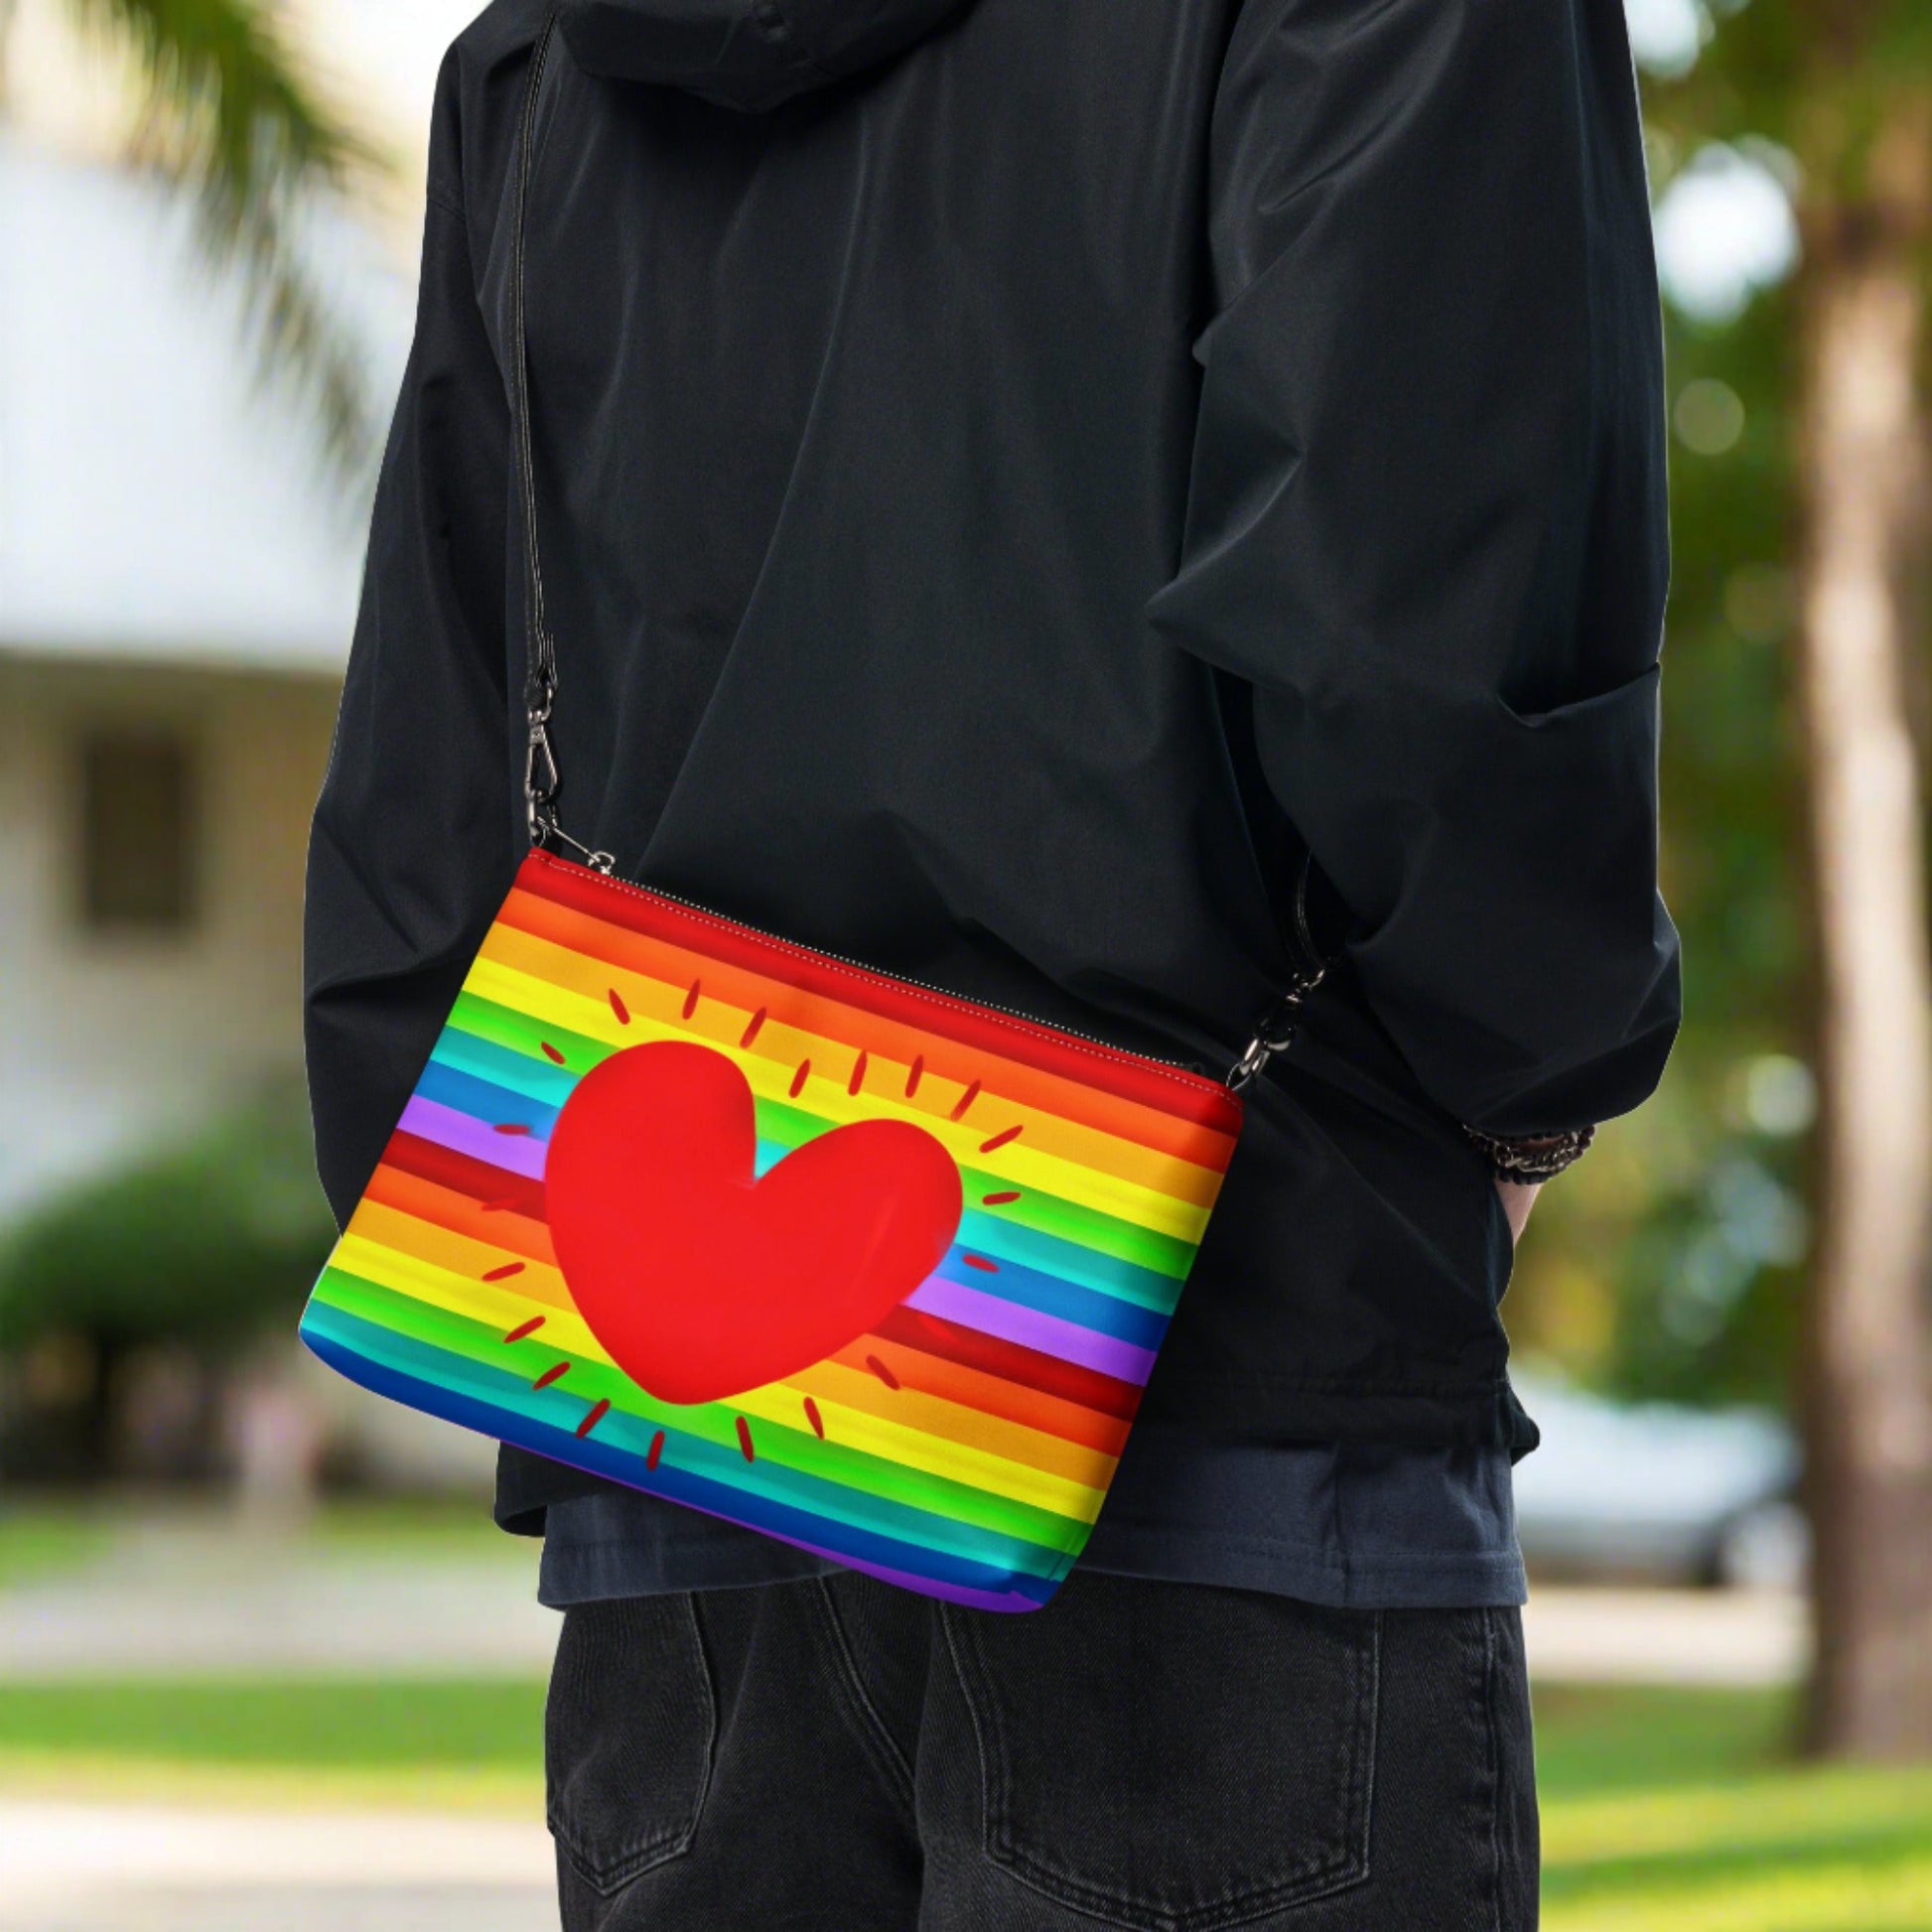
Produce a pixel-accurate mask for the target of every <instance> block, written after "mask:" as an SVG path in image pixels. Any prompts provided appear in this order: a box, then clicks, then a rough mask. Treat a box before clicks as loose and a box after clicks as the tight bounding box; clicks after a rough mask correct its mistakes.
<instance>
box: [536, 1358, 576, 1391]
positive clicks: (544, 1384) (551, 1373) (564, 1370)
mask: <svg viewBox="0 0 1932 1932" xmlns="http://www.w3.org/2000/svg"><path fill="white" fill-rule="evenodd" d="M569 1373H570V1364H569V1363H568V1362H558V1363H557V1364H556V1365H555V1366H554V1367H552V1368H547V1369H545V1370H544V1371H543V1373H542V1374H541V1375H539V1376H538V1377H537V1379H536V1380H535V1381H534V1382H532V1383H531V1384H530V1386H531V1388H533V1389H547V1388H548V1387H549V1386H550V1385H551V1383H552V1382H555V1381H557V1380H558V1379H559V1378H560V1377H562V1376H566V1375H568V1374H569Z"/></svg>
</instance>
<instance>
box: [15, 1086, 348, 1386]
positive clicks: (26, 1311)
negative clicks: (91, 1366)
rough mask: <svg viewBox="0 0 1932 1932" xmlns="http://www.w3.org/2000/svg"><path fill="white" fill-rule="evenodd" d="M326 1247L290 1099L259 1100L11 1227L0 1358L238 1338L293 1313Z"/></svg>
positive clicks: (324, 1216) (321, 1210)
mask: <svg viewBox="0 0 1932 1932" xmlns="http://www.w3.org/2000/svg"><path fill="white" fill-rule="evenodd" d="M333 1238H334V1229H333V1226H332V1224H331V1221H330V1218H329V1210H328V1206H327V1204H326V1203H325V1201H324V1199H323V1196H322V1190H321V1188H320V1186H319V1185H318V1184H317V1181H316V1177H315V1167H314V1162H313V1158H312V1153H311V1147H310V1140H309V1128H308V1122H307V1118H306V1116H305V1113H304V1111H303V1109H302V1107H301V1104H300V1101H299V1099H298V1098H296V1097H295V1096H293V1095H290V1094H283V1093H277V1094H275V1095H273V1096H270V1097H265V1098H264V1099H262V1100H261V1101H259V1102H257V1103H256V1104H254V1105H252V1106H250V1107H248V1108H246V1109H244V1110H243V1111H241V1112H239V1113H237V1114H235V1115H232V1116H230V1117H229V1118H228V1119H226V1120H223V1121H221V1122H219V1123H218V1124H216V1125H215V1126H213V1127H210V1128H207V1129H206V1130H204V1131H202V1132H200V1133H198V1134H196V1135H195V1136H194V1137H193V1138H191V1139H189V1140H187V1141H185V1142H184V1143H183V1144H182V1145H180V1146H178V1147H174V1148H168V1149H163V1150H160V1151H157V1152H155V1153H153V1154H151V1155H148V1156H146V1157H144V1158H142V1159H140V1160H138V1161H136V1162H134V1163H132V1164H131V1165H129V1166H126V1167H124V1168H121V1169H118V1170H116V1171H114V1172H112V1173H106V1174H103V1175H100V1176H98V1177H96V1178H91V1179H88V1180H86V1181H83V1182H81V1183H79V1184H78V1185H76V1186H74V1187H72V1188H70V1189H68V1190H66V1191H64V1192H62V1193H60V1194H58V1195H55V1196H53V1197H52V1198H50V1199H49V1200H47V1201H46V1202H44V1203H43V1204H41V1205H39V1206H37V1207H35V1208H33V1209H30V1210H29V1212H28V1213H27V1214H26V1215H25V1216H24V1217H23V1218H22V1219H21V1220H19V1221H17V1222H16V1223H15V1224H14V1225H13V1227H12V1228H11V1229H10V1230H9V1231H8V1234H7V1236H6V1238H5V1239H4V1241H0V1349H4V1350H9V1351H12V1350H19V1349H22V1348H25V1347H26V1346H28V1345H30V1344H31V1343H33V1342H34V1341H36V1340H38V1339H39V1338H40V1337H42V1336H44V1335H48V1334H55V1333H67V1334H78V1335H83V1336H85V1337H87V1338H88V1339H89V1340H90V1341H92V1342H93V1343H94V1344H95V1345H96V1346H97V1347H98V1348H100V1349H102V1350H105V1351H108V1352H117V1351H119V1350H123V1349H126V1348H129V1347H134V1346H139V1345H141V1344H143V1343H147V1342H155V1341H170V1340H181V1341H186V1342H189V1343H191V1344H197V1345H206V1344H210V1343H219V1342H225V1341H230V1340H236V1339H240V1338H243V1337H245V1336H246V1335H248V1334H250V1333H252V1332H254V1331H256V1330H259V1329H261V1328H263V1327H264V1326H272V1325H275V1324H278V1323H281V1322H284V1321H286V1320H287V1319H288V1318H289V1317H290V1315H291V1313H292V1312H293V1311H295V1310H296V1309H299V1308H300V1306H301V1303H302V1300H303V1297H304V1296H305V1295H306V1293H307V1291H308V1288H309V1285H310V1283H311V1282H312V1281H313V1280H314V1279H315V1275H316V1273H317V1271H318V1269H319V1268H320V1267H321V1265H322V1262H323V1259H324V1258H325V1256H326V1255H327V1254H328V1251H329V1246H330V1243H331V1241H332V1239H333Z"/></svg>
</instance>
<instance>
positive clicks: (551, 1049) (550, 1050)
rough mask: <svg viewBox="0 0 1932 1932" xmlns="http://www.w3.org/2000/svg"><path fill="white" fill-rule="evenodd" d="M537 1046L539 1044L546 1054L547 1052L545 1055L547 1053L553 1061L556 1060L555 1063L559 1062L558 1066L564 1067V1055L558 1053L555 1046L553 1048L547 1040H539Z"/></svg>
mask: <svg viewBox="0 0 1932 1932" xmlns="http://www.w3.org/2000/svg"><path fill="white" fill-rule="evenodd" d="M537 1044H538V1045H539V1046H541V1047H542V1048H543V1050H544V1052H545V1053H546V1054H547V1055H548V1056H549V1057H550V1058H551V1059H553V1060H555V1061H556V1062H557V1064H558V1065H559V1066H562V1065H563V1063H564V1056H563V1055H562V1054H561V1053H560V1052H558V1051H557V1049H556V1048H555V1047H554V1046H552V1045H551V1043H550V1042H549V1041H548V1040H547V1039H540V1040H538V1041H537Z"/></svg>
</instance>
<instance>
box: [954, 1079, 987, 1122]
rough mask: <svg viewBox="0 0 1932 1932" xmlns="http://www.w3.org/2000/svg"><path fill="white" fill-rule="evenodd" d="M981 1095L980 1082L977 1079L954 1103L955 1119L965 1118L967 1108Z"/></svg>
mask: <svg viewBox="0 0 1932 1932" xmlns="http://www.w3.org/2000/svg"><path fill="white" fill-rule="evenodd" d="M979 1097H980V1083H979V1082H978V1081H977V1080H975V1081H974V1082H973V1084H972V1085H971V1086H970V1087H968V1088H967V1089H966V1091H965V1092H964V1093H962V1094H961V1095H960V1096H959V1099H958V1100H957V1101H956V1102H955V1103H954V1106H953V1110H952V1114H951V1118H952V1119H953V1120H963V1119H964V1118H965V1115H966V1109H967V1108H968V1107H970V1106H971V1105H972V1104H973V1102H974V1101H975V1100H977V1099H978V1098H979Z"/></svg>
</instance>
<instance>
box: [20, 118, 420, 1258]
mask: <svg viewBox="0 0 1932 1932" xmlns="http://www.w3.org/2000/svg"><path fill="white" fill-rule="evenodd" d="M0 256H3V257H4V260H5V261H6V263H7V269H6V272H5V274H4V275H0V832H3V833H4V836H0V1221H3V1220H4V1219H6V1218H7V1217H8V1216H10V1215H11V1214H13V1213H15V1212H17V1211H18V1210H19V1208H20V1207H21V1206H22V1205H24V1204H25V1203H26V1202H27V1201H29V1200H31V1199H32V1198H34V1197H35V1196H36V1195H38V1194H40V1193H42V1192H43V1191H44V1190H46V1189H48V1188H50V1187H52V1186H56V1185H58V1184H60V1183H61V1182H62V1181H64V1180H66V1179H68V1178H70V1177H74V1176H77V1175H79V1174H82V1173H87V1172H88V1171H90V1170H93V1169H97V1168H99V1167H102V1166H104V1165H106V1164H108V1163H110V1162H112V1161H113V1160H114V1159H115V1158H116V1157H118V1156H120V1155H123V1154H125V1153H131V1152H133V1151H135V1150H136V1149H138V1148H141V1147H143V1146H147V1145H151V1144H152V1143H154V1142H155V1141H157V1140H159V1139H164V1138H166V1137H168V1136H170V1135H171V1134H174V1133H177V1132H179V1131H180V1130H181V1129H183V1128H184V1127H186V1126H189V1125H192V1124H193V1123H194V1122H195V1121H196V1120H198V1119H199V1118H201V1117H203V1116H205V1115H206V1114H207V1112H208V1111H210V1110H211V1109H213V1108H215V1107H217V1106H219V1105H220V1104H221V1102H222V1101H223V1100H224V1099H225V1098H226V1097H228V1096H230V1095H237V1094H239V1093H241V1092H243V1091H245V1090H247V1089H248V1088H250V1087H251V1086H254V1085H256V1084H258V1083H259V1082H260V1080H261V1079H262V1077H263V1076H264V1075H266V1074H270V1073H274V1072H278V1071H282V1070H286V1069H288V1068H291V1067H293V1066H294V1065H295V1064H296V1063H297V1062H298V1060H299V1056H300V1037H301V1030H300V925H301V891H302V849H303V844H304V839H305V834H306V826H307V819H308V814H309V810H310V807H311V805H312V803H313V801H314V797H315V793H316V789H317V786H318V784H319V783H320V780H321V776H322V770H323V765H324V762H325V760H326V759H327V756H328V749H329V735H330V729H331V723H332V718H333V714H334V707H335V702H336V695H337V688H338V685H339V682H340V677H341V671H342V666H343V662H344V659H345V654H346V650H347V645H348V637H349V630H350V625H351V621H352V617H353V610H354V600H355V591H356V583H357V577H358V572H359V563H360V554H361V548H362V539H363V534H364V518H365V515H366V508H365V503H364V501H363V500H361V499H360V498H359V496H358V497H357V500H354V501H346V500H345V498H347V497H349V496H354V495H356V492H351V491H345V489H343V487H342V486H341V485H340V484H332V483H330V482H329V480H328V479H327V477H326V475H325V472H324V469H323V465H322V461H321V457H320V454H319V442H318V439H317V437H316V435H315V433H314V431H313V430H312V428H311V427H310V425H309V423H308V421H307V420H306V418H305V417H304V416H303V414H302V413H301V411H300V410H299V409H298V408H297V407H295V406H294V405H292V404H290V403H288V402H286V401H284V400H283V399H281V398H279V397H278V396H276V395H275V394H273V393H271V392H269V391H267V390H266V389H265V388H264V386H263V385H262V383H261V382H260V380H259V379H258V378H257V376H256V374H255V372H254V358H253V353H252V350H251V349H250V348H249V347H248V338H247V335H246V331H245V328H244V320H245V318H244V312H243V297H242V292H241V290H240V289H239V287H238V286H236V285H234V284H232V283H231V282H229V281H228V280H227V279H225V278H223V277H220V276H217V275H215V274H213V273H212V272H211V271H210V270H209V268H208V266H207V263H206V261H205V260H204V259H203V258H202V256H201V255H200V253H199V251H198V249H197V247H196V244H195V239H194V234H193V228H192V221H191V219H190V217H189V215H188V212H187V210H185V209H184V208H182V207H178V206H176V205H175V203H174V202H173V201H172V200H171V199H170V198H169V197H168V195H167V194H166V192H165V190H164V189H163V188H161V187H160V186H159V185H158V184H156V183H153V182H151V181H149V180H146V179H143V178H140V177H137V176H134V175H132V174H129V173H127V172H124V171H121V170H117V169H114V168H112V167H108V166H101V165H89V164H85V163H80V162H75V161H71V160H67V159H63V158H60V157H59V156H57V155H54V154H52V153H47V152H40V151H36V150H35V149H32V148H30V147H26V146H24V145H21V144H19V143H0ZM317 261H318V264H319V272H320V273H322V274H323V275H324V277H325V279H326V281H327V282H328V284H329V285H330V287H331V288H332V289H333V290H335V291H337V292H338V294H339V296H340V305H341V309H342V313H343V314H344V316H345V319H346V320H347V322H348V323H349V324H350V326H351V327H353V329H354V330H355V332H356V334H357V337H358V339H360V340H364V341H366V342H367V344H368V345H369V353H370V356H371V366H372V371H373V374H372V387H373V390H374V392H375V393H377V394H379V395H386V394H388V393H392V392H393V385H394V382H395V379H396V373H397V371H398V369H399V366H400V360H401V356H402V353H403V350H404V346H405V345H406V338H407V330H408V321H409V316H408V308H409V300H408V290H407V288H406V287H405V286H404V284H403V282H402V280H401V278H400V277H398V276H397V275H395V274H394V272H393V271H392V270H390V269H389V268H388V267H387V266H386V264H385V263H384V262H383V261H382V260H381V259H380V258H379V256H378V254H377V253H376V250H375V248H374V246H373V245H372V244H369V243H366V242H364V241H363V240H362V239H361V238H360V237H359V236H356V235H354V234H351V233H348V232H345V231H331V232H328V233H322V234H319V236H318V243H317Z"/></svg>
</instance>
